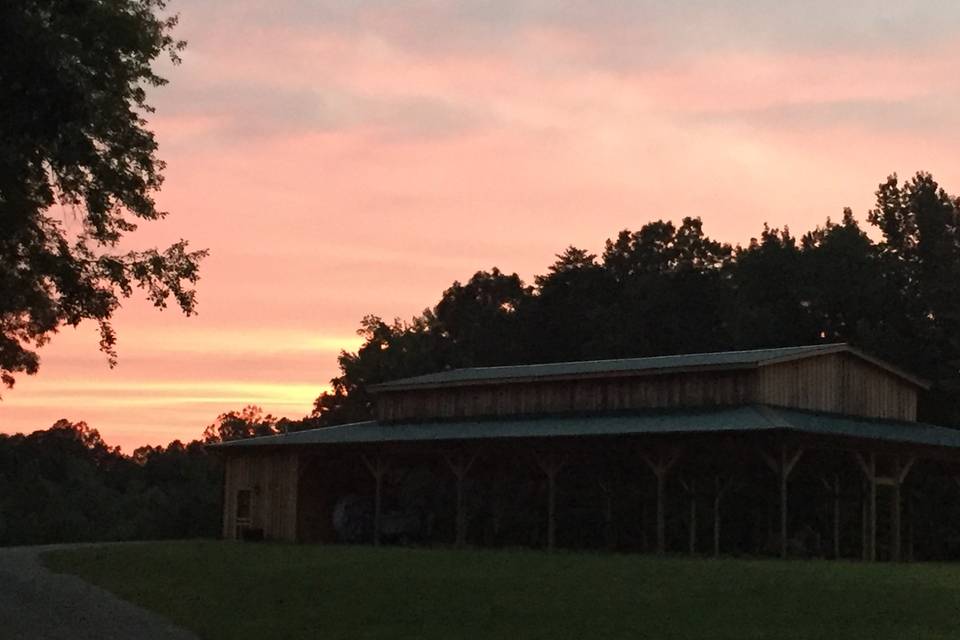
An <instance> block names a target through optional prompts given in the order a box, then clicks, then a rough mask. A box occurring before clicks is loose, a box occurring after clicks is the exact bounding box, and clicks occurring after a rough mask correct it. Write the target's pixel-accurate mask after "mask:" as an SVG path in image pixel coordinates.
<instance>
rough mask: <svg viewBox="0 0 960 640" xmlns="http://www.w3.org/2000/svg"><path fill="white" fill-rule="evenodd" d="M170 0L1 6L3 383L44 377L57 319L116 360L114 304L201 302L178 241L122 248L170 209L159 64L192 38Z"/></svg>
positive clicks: (190, 256) (24, 0)
mask: <svg viewBox="0 0 960 640" xmlns="http://www.w3.org/2000/svg"><path fill="white" fill-rule="evenodd" d="M164 9H165V0H111V1H110V2H102V1H101V0H72V1H71V2H62V1H61V0H11V1H9V2H3V3H0V87H3V90H2V91H0V381H2V382H3V383H4V384H6V385H7V386H12V385H13V383H14V374H16V373H26V374H33V373H36V371H37V368H38V365H39V358H38V356H37V349H38V348H39V347H41V346H43V345H44V344H45V343H47V342H48V341H49V340H50V338H51V337H52V335H53V334H54V333H55V332H56V331H57V329H58V328H59V327H60V326H62V325H65V324H66V325H73V326H76V325H78V324H80V323H81V322H82V321H84V320H91V321H94V322H96V323H97V324H98V325H99V330H100V349H101V350H102V351H103V352H105V353H106V354H107V356H108V360H109V362H110V364H111V365H112V364H113V363H114V362H115V359H116V349H115V347H116V335H115V333H114V330H113V327H112V325H111V318H112V316H113V313H114V312H115V311H116V309H117V308H118V307H119V304H120V299H122V298H126V297H129V296H130V295H132V293H133V290H134V289H135V288H140V289H143V290H144V291H145V293H146V297H147V298H148V299H149V300H150V301H151V302H152V303H153V304H154V305H156V306H157V307H160V308H163V307H166V306H167V305H168V303H169V301H170V300H171V299H172V300H173V301H174V302H175V304H176V305H177V306H179V307H180V308H181V309H182V310H183V311H184V312H185V313H186V314H188V315H189V314H191V313H193V311H194V310H195V306H196V299H195V294H194V290H193V289H192V285H194V284H195V283H196V282H197V280H198V278H199V271H198V264H199V262H200V260H201V259H202V258H203V257H204V256H205V255H206V252H205V251H190V250H189V249H188V244H187V242H186V241H184V240H181V241H179V242H177V243H175V244H173V245H172V246H170V247H168V248H166V249H162V250H161V249H146V250H136V251H131V250H124V249H121V244H124V245H127V243H126V242H124V241H126V240H128V238H129V235H130V234H131V233H132V232H134V231H135V230H136V229H137V223H138V222H140V221H152V220H157V219H160V218H162V217H164V216H165V215H166V213H165V212H163V211H161V210H159V209H158V208H157V206H156V203H155V201H154V197H153V196H154V194H155V192H156V191H157V190H158V189H159V187H160V185H161V183H162V181H163V176H162V171H163V168H164V165H163V162H162V161H161V160H160V159H159V158H158V157H157V154H156V152H157V143H156V140H155V139H154V136H153V134H152V133H151V132H150V131H149V130H148V129H147V121H146V119H145V117H146V114H148V113H150V112H151V111H152V108H151V107H150V105H149V104H148V103H147V95H146V90H147V88H149V87H157V86H160V85H163V84H165V82H166V81H165V80H164V79H163V78H161V77H160V76H158V75H157V74H156V73H154V71H153V69H152V66H151V65H152V64H153V63H154V61H155V60H156V59H157V58H158V57H160V56H161V55H166V56H168V57H169V58H170V60H172V61H173V62H174V63H176V62H178V61H179V58H178V56H177V54H178V51H180V50H181V49H182V47H183V46H184V43H183V42H181V41H179V40H176V39H175V38H174V37H173V35H172V33H171V32H172V29H173V27H174V26H175V25H176V17H175V16H167V17H165V16H164V15H163V12H164Z"/></svg>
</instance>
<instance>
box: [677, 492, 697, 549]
mask: <svg viewBox="0 0 960 640" xmlns="http://www.w3.org/2000/svg"><path fill="white" fill-rule="evenodd" d="M680 484H681V485H683V490H684V491H686V492H687V495H688V496H689V497H690V530H689V534H690V538H689V547H690V549H689V551H690V555H696V553H697V479H696V478H691V479H690V482H689V483H687V481H686V480H683V479H682V478H681V479H680Z"/></svg>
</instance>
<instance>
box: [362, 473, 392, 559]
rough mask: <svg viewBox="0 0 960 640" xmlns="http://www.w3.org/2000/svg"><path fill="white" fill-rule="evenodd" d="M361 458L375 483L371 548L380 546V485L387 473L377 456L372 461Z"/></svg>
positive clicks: (381, 491) (381, 490)
mask: <svg viewBox="0 0 960 640" xmlns="http://www.w3.org/2000/svg"><path fill="white" fill-rule="evenodd" d="M360 457H361V458H363V463H364V464H365V465H366V466H367V469H368V470H369V471H370V474H371V475H372V476H373V479H374V482H375V489H374V497H373V546H375V547H379V546H380V513H381V506H382V493H383V489H382V485H383V476H384V474H385V473H386V472H387V468H388V466H387V464H386V463H385V462H384V461H383V459H382V458H381V457H380V456H379V455H377V456H376V457H375V458H374V459H373V460H370V459H369V458H367V456H366V455H361V456H360Z"/></svg>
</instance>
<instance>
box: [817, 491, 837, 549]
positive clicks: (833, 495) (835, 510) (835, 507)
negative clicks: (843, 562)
mask: <svg viewBox="0 0 960 640" xmlns="http://www.w3.org/2000/svg"><path fill="white" fill-rule="evenodd" d="M820 481H821V482H823V486H824V487H826V488H827V491H829V492H830V496H831V497H832V498H833V559H834V560H838V559H839V558H840V475H839V474H834V476H833V482H830V481H829V480H827V478H820Z"/></svg>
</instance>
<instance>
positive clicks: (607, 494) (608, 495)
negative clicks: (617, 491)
mask: <svg viewBox="0 0 960 640" xmlns="http://www.w3.org/2000/svg"><path fill="white" fill-rule="evenodd" d="M597 484H599V485H600V491H602V492H603V538H604V543H605V544H606V547H607V549H608V550H612V549H613V548H614V546H615V542H614V535H613V485H612V483H611V482H609V481H608V480H607V479H606V478H603V477H601V478H600V479H599V480H598V481H597Z"/></svg>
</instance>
